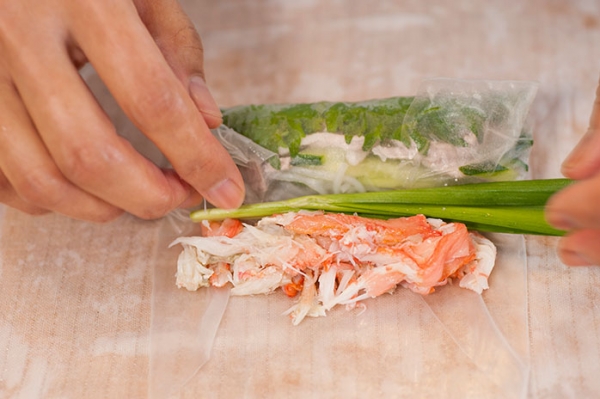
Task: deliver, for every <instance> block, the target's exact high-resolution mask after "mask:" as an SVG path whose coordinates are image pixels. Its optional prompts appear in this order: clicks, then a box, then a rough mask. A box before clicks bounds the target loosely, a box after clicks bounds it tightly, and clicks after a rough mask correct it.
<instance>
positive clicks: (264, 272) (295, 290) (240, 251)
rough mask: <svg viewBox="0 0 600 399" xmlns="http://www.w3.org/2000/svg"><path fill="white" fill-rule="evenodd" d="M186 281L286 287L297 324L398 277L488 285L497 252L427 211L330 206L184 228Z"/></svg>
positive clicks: (390, 287) (426, 289) (240, 287)
mask: <svg viewBox="0 0 600 399" xmlns="http://www.w3.org/2000/svg"><path fill="white" fill-rule="evenodd" d="M176 244H181V245H182V246H183V251H182V253H181V254H180V256H179V259H178V264H177V285H178V286H179V287H184V288H186V289H188V290H190V291H194V290H197V289H199V288H201V287H208V286H217V287H220V286H224V285H227V284H230V285H231V286H232V287H233V288H232V289H231V294H232V295H254V294H268V293H271V292H273V291H275V290H277V289H282V290H283V291H284V292H285V293H286V294H287V295H288V296H298V300H297V302H296V304H294V305H293V306H292V307H291V308H290V309H289V311H288V313H289V314H290V315H291V317H292V320H293V323H294V324H298V323H300V322H301V321H302V320H303V319H304V318H305V317H306V316H324V315H325V312H326V311H329V310H330V309H332V308H333V307H335V306H337V305H345V306H346V307H347V308H354V307H356V306H357V305H358V304H359V303H361V301H363V300H365V299H367V298H374V297H377V296H379V295H382V294H384V293H390V292H393V291H394V290H395V289H396V287H397V286H399V285H400V286H402V287H406V288H408V289H410V290H412V291H414V292H417V293H420V294H429V293H431V292H433V291H434V289H435V287H438V286H441V285H445V284H447V283H448V281H450V280H452V279H456V280H458V281H459V284H460V286H461V287H464V288H468V289H471V290H473V291H475V292H478V293H481V292H482V291H483V290H484V289H487V288H488V283H487V279H488V276H489V275H490V273H491V271H492V269H493V267H494V262H495V258H496V248H495V246H494V244H493V243H492V242H491V241H490V240H488V239H487V238H485V237H483V236H482V235H480V234H478V233H475V232H469V231H467V228H466V227H465V225H464V224H461V223H445V222H443V221H442V220H440V219H431V218H430V219H428V218H426V217H425V216H423V215H416V216H411V217H403V218H396V219H390V220H387V221H386V220H380V219H370V218H364V217H360V216H355V215H346V214H337V213H324V212H320V211H317V212H308V211H299V212H288V213H284V214H280V215H275V216H271V217H266V218H263V219H261V220H260V221H259V222H258V223H257V224H256V225H250V224H243V223H241V222H240V221H238V220H235V219H227V220H225V221H224V222H222V223H218V222H212V223H210V224H209V223H206V224H205V235H204V236H201V237H181V238H178V239H177V240H175V241H174V242H173V244H172V245H176Z"/></svg>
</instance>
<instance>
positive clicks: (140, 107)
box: [73, 1, 244, 208]
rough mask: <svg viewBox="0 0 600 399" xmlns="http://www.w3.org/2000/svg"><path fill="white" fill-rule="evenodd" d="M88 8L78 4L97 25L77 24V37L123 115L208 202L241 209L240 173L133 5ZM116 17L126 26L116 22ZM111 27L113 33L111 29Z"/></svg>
mask: <svg viewBox="0 0 600 399" xmlns="http://www.w3.org/2000/svg"><path fill="white" fill-rule="evenodd" d="M83 3H84V2H81V3H78V4H79V6H80V7H89V8H92V9H85V10H83V12H82V15H94V16H95V21H94V23H90V21H85V20H83V19H76V20H77V21H78V22H76V25H75V26H74V27H73V34H74V36H75V38H76V39H77V41H78V43H79V45H80V46H81V48H82V50H83V51H84V53H85V54H86V56H87V57H88V59H89V60H90V62H91V63H92V65H94V67H95V68H96V71H97V72H98V74H99V76H100V77H101V78H102V80H103V81H104V82H105V84H106V86H107V87H108V88H109V90H110V91H111V92H112V94H113V96H114V97H115V99H116V100H117V102H118V103H119V105H120V106H121V108H122V109H123V111H124V112H125V113H126V114H127V115H128V116H129V118H130V119H131V120H132V122H133V123H134V124H136V125H137V127H138V128H139V129H140V130H141V131H142V132H143V133H144V134H145V135H147V136H148V137H149V138H150V139H151V140H152V141H153V142H154V143H155V144H156V146H157V147H158V148H159V149H160V150H161V151H162V152H163V154H164V155H165V156H166V157H167V158H168V159H169V161H170V162H171V164H172V165H173V167H174V169H175V170H176V171H177V173H178V174H179V175H180V176H181V178H182V179H183V180H185V181H186V182H188V183H189V184H190V185H191V186H192V187H193V188H195V189H196V190H197V191H198V192H199V193H200V194H202V195H203V196H204V197H205V198H206V199H207V200H208V201H209V202H211V203H212V204H213V205H216V206H219V207H224V208H233V207H237V206H239V205H240V204H241V203H242V200H243V196H244V185H243V180H242V177H241V175H240V173H239V170H238V169H237V167H236V166H235V163H234V162H233V160H232V159H231V157H230V156H229V154H228V153H227V151H226V150H225V149H224V148H223V147H222V146H221V145H220V143H219V142H218V141H217V139H216V138H215V137H214V136H213V135H212V133H211V132H210V130H209V128H208V126H207V125H206V123H205V121H204V119H203V117H202V115H201V114H200V112H199V111H198V110H197V108H196V106H195V104H194V102H193V100H192V99H191V98H190V96H189V94H188V91H187V90H186V88H185V87H184V86H183V84H182V83H181V81H180V80H179V79H178V78H177V76H176V75H175V73H174V72H173V71H172V69H171V68H170V67H169V65H168V63H167V62H166V60H165V58H164V56H163V55H162V53H161V52H160V50H159V48H158V47H157V45H156V43H155V42H154V40H153V39H152V37H151V36H150V34H149V33H148V31H147V29H146V27H145V26H144V24H143V22H142V21H141V20H140V18H139V16H138V14H137V12H136V9H135V7H134V6H133V4H132V3H127V2H121V1H115V2H111V3H113V4H110V5H108V6H107V5H106V3H105V2H90V3H88V2H85V4H83ZM115 15H118V16H119V19H121V22H124V23H119V22H116V23H115ZM125 22H126V23H125ZM109 24H110V25H111V27H114V28H111V29H106V26H108V25H109ZM106 54H110V57H107V56H106Z"/></svg>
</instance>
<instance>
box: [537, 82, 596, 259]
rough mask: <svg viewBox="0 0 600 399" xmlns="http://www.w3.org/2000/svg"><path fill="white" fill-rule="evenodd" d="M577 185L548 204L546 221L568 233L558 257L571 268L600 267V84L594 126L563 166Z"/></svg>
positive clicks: (568, 188) (554, 197)
mask: <svg viewBox="0 0 600 399" xmlns="http://www.w3.org/2000/svg"><path fill="white" fill-rule="evenodd" d="M562 172H563V174H564V175H565V176H566V177H569V178H571V179H576V180H577V182H576V183H574V184H572V185H570V186H568V187H566V188H565V189H563V190H561V191H560V192H558V193H557V194H555V195H554V196H552V198H550V200H549V201H548V204H547V205H546V218H547V219H548V222H549V223H550V224H552V225H553V226H554V227H556V228H559V229H564V230H567V232H568V234H567V235H566V236H565V237H563V238H561V240H560V242H559V246H558V254H559V256H560V258H561V259H562V261H563V262H564V263H565V264H567V265H571V266H585V265H600V84H599V86H598V89H597V90H596V101H595V102H594V107H593V111H592V117H591V118H590V127H589V129H588V131H587V133H586V135H585V136H584V137H583V139H582V140H581V141H580V142H579V143H578V144H577V146H576V147H575V149H574V150H573V151H572V152H571V154H570V155H569V156H568V157H567V159H566V160H565V161H564V163H563V165H562Z"/></svg>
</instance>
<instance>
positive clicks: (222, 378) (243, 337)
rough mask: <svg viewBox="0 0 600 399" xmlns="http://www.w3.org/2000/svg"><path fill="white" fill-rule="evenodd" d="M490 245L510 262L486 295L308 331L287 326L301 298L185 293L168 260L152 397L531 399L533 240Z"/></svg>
mask: <svg viewBox="0 0 600 399" xmlns="http://www.w3.org/2000/svg"><path fill="white" fill-rule="evenodd" d="M177 223H182V224H183V222H182V221H179V222H177ZM192 233H193V231H191V232H190V231H189V230H188V231H186V232H185V234H192ZM173 236H174V234H173V230H171V231H170V233H169V234H166V235H165V239H166V240H165V241H168V240H167V238H172V237H173ZM488 237H489V238H491V239H492V240H493V241H494V243H495V244H496V245H497V247H498V258H497V262H496V267H495V269H494V272H493V273H492V275H491V277H490V280H489V283H490V289H489V290H487V291H485V292H484V293H483V294H482V295H478V294H476V293H474V292H472V291H470V290H466V289H463V288H460V287H458V285H457V284H454V285H452V284H450V285H446V286H443V287H438V288H437V289H436V291H435V292H434V293H432V294H430V295H427V296H422V295H419V294H416V293H414V292H411V291H410V290H408V289H404V288H398V289H397V290H396V291H395V292H394V293H392V294H389V295H388V294H385V295H382V296H380V297H377V298H374V299H369V300H366V301H364V302H363V303H364V305H365V308H360V307H359V308H356V309H353V310H346V309H344V308H343V307H336V308H335V309H333V310H331V311H330V312H328V313H327V316H326V317H318V318H308V319H306V320H304V321H303V322H302V323H300V324H299V325H298V326H293V325H292V323H291V321H290V319H289V317H288V316H285V315H283V313H284V312H285V311H286V310H287V309H288V308H289V307H290V306H291V305H292V304H293V303H294V299H290V298H288V297H287V296H286V295H285V294H283V293H282V292H281V291H277V292H275V293H273V294H271V295H256V296H242V297H239V296H233V297H231V298H229V297H228V292H227V291H226V290H225V291H221V290H216V289H215V290H213V289H201V290H199V291H196V292H189V291H186V290H184V289H180V290H178V289H177V288H175V278H174V276H173V274H174V272H175V265H176V261H177V256H178V251H175V252H172V251H165V252H164V253H163V254H161V255H160V256H159V257H158V259H160V262H158V263H157V264H156V273H155V282H154V295H153V309H152V316H153V317H152V327H151V352H150V353H151V361H150V380H149V381H150V386H149V393H150V397H152V398H166V397H177V398H187V397H190V398H192V397H198V396H200V397H203V398H239V397H245V398H263V397H289V398H303V397H319V398H339V397H344V398H359V397H384V396H390V397H403V396H404V395H405V394H406V396H411V397H412V396H417V397H420V398H438V397H440V396H443V397H445V398H481V397H494V398H525V397H527V387H528V378H529V352H528V351H529V349H528V348H529V341H528V330H527V302H526V283H527V282H526V269H527V264H526V253H525V243H524V237H523V236H520V235H505V234H489V235H488ZM173 249H174V248H172V249H171V250H173Z"/></svg>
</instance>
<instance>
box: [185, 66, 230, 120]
mask: <svg viewBox="0 0 600 399" xmlns="http://www.w3.org/2000/svg"><path fill="white" fill-rule="evenodd" d="M189 91H190V96H191V97H192V99H193V100H194V103H196V107H198V110H199V111H200V112H201V113H202V114H204V115H207V116H211V117H213V118H217V119H222V118H223V115H222V114H221V110H220V109H219V106H218V105H217V102H216V101H215V99H214V98H213V96H212V94H210V91H209V90H208V86H207V85H206V82H204V79H202V77H200V76H197V75H195V76H192V77H191V78H190V83H189Z"/></svg>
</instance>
